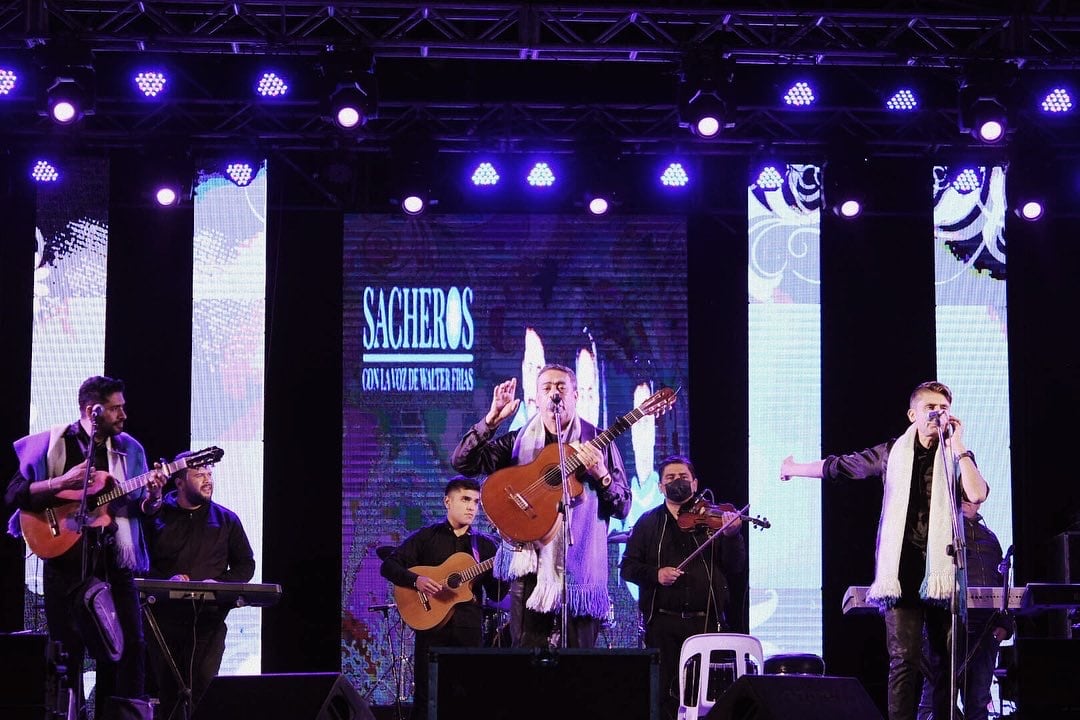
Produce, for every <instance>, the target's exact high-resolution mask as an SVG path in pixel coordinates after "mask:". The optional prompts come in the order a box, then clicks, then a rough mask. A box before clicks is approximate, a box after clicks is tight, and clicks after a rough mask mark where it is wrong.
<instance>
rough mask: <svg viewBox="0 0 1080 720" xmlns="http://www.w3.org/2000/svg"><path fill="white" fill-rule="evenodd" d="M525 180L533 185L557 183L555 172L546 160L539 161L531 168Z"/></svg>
mask: <svg viewBox="0 0 1080 720" xmlns="http://www.w3.org/2000/svg"><path fill="white" fill-rule="evenodd" d="M525 181H526V182H528V183H529V185H531V186H533V187H545V188H546V187H551V186H552V185H554V184H555V173H554V172H553V171H552V169H551V166H549V165H548V164H547V163H546V162H538V163H536V164H535V165H533V166H532V169H531V170H529V174H528V176H527V177H526V178H525Z"/></svg>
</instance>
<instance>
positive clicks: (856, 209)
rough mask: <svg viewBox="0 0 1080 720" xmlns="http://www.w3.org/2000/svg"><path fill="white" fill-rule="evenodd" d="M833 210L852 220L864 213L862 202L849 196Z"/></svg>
mask: <svg viewBox="0 0 1080 720" xmlns="http://www.w3.org/2000/svg"><path fill="white" fill-rule="evenodd" d="M833 211H834V212H835V213H836V214H837V215H839V216H840V217H842V218H847V219H848V220H851V219H853V218H857V217H859V215H860V214H861V213H862V203H861V202H859V201H858V200H856V199H855V198H848V199H847V200H844V201H842V202H841V203H840V204H839V205H837V206H835V207H834V208H833Z"/></svg>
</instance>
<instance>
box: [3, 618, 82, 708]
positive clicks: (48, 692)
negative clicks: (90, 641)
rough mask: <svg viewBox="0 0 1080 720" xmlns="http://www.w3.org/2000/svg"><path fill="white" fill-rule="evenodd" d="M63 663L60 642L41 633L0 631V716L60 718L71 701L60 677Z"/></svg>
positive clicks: (70, 695)
mask: <svg viewBox="0 0 1080 720" xmlns="http://www.w3.org/2000/svg"><path fill="white" fill-rule="evenodd" d="M64 662H65V658H64V656H63V654H62V653H61V650H60V643H58V642H51V641H50V640H49V638H48V636H47V635H45V634H44V633H10V634H0V668H3V672H0V718H4V720H42V719H43V718H46V717H56V716H60V717H63V715H64V714H65V713H66V712H67V711H68V708H69V705H70V703H71V702H72V700H73V697H72V694H71V692H70V691H69V690H68V689H67V688H65V687H64V686H63V682H62V678H61V676H60V673H61V672H62V667H63V664H64Z"/></svg>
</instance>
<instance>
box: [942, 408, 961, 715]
mask: <svg viewBox="0 0 1080 720" xmlns="http://www.w3.org/2000/svg"><path fill="white" fill-rule="evenodd" d="M942 417H943V416H942V415H938V417H937V422H936V425H937V434H938V450H939V451H940V453H941V462H942V466H943V468H944V469H945V480H946V481H947V486H948V489H949V515H950V519H951V521H952V533H953V544H952V546H950V547H949V548H948V552H949V554H950V555H951V556H952V560H953V569H954V572H953V592H952V600H951V601H950V602H949V611H950V630H949V632H950V635H951V642H950V643H949V720H958V715H957V708H956V696H957V693H958V692H959V677H958V675H959V662H958V659H959V658H958V654H959V642H958V640H959V634H960V631H961V630H963V629H964V625H963V620H962V616H963V615H965V614H966V613H965V610H966V608H965V607H963V606H962V604H963V605H966V603H967V544H966V543H967V540H966V537H965V535H964V519H963V515H962V514H961V512H960V503H959V499H958V498H957V496H956V493H957V484H958V482H959V478H958V477H957V474H958V470H959V469H960V468H959V461H958V460H957V459H956V457H955V455H954V454H953V453H951V452H949V453H946V451H945V440H947V439H948V438H949V437H952V430H951V425H949V421H948V418H945V422H944V423H942V422H941V419H942ZM964 638H965V640H966V639H967V633H966V632H965V633H964Z"/></svg>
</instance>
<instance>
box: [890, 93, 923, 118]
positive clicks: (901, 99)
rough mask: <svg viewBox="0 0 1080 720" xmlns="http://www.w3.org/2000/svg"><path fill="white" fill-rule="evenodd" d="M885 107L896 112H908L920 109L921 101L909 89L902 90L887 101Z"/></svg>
mask: <svg viewBox="0 0 1080 720" xmlns="http://www.w3.org/2000/svg"><path fill="white" fill-rule="evenodd" d="M885 107H886V108H888V109H889V110H893V111H895V112H908V111H911V110H915V109H916V108H918V107H919V99H918V98H917V97H915V93H914V92H912V91H911V90H909V89H907V88H901V89H899V90H897V91H896V92H895V93H893V95H892V97H890V98H889V99H888V100H886V101H885Z"/></svg>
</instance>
